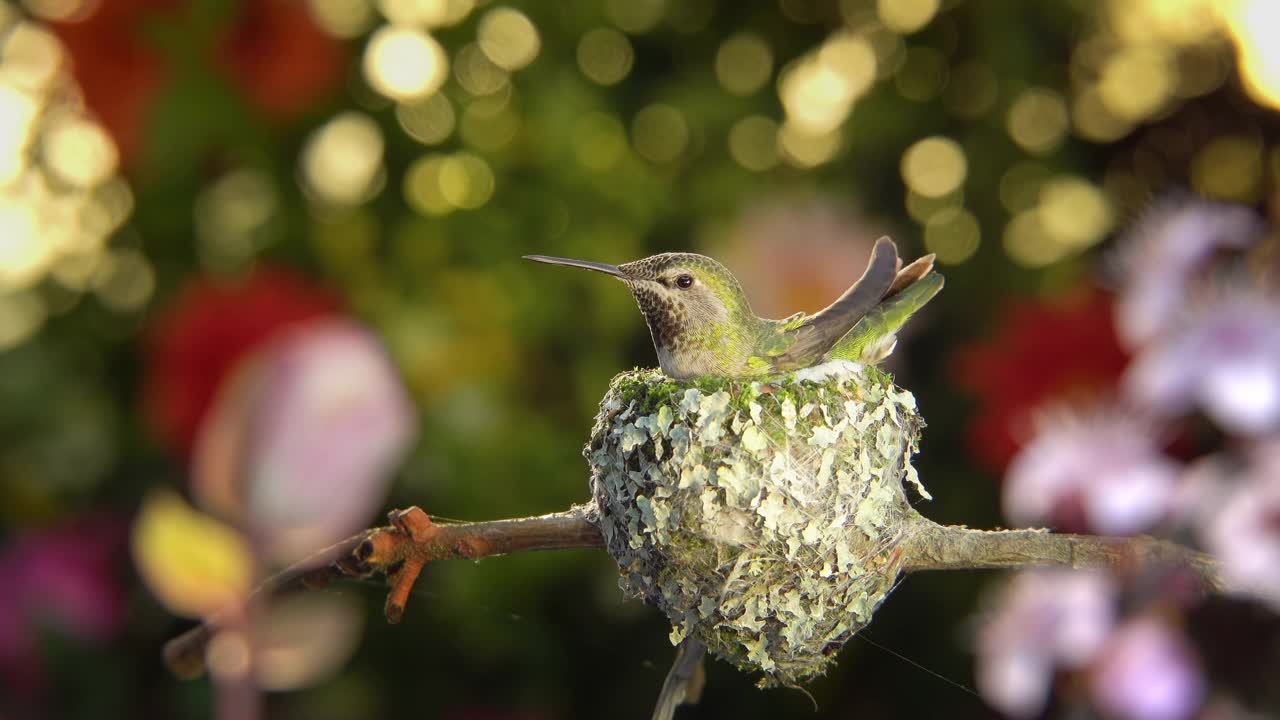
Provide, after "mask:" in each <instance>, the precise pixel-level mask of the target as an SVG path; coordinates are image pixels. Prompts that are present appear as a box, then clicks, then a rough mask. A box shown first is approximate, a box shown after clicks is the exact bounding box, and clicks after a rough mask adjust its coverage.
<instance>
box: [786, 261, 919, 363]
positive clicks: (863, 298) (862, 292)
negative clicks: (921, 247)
mask: <svg viewBox="0 0 1280 720" xmlns="http://www.w3.org/2000/svg"><path fill="white" fill-rule="evenodd" d="M897 267H898V247H897V246H896V245H894V244H893V241H892V240H890V239H889V238H887V237H882V238H880V240H878V241H877V242H876V246H875V248H873V249H872V251H871V260H870V261H869V262H868V263H867V269H866V270H865V271H864V272H863V273H862V277H861V278H858V281H857V282H855V283H854V284H853V285H852V286H850V287H849V289H848V290H846V291H845V293H844V294H843V295H841V296H840V297H839V299H837V300H836V301H835V302H833V303H831V304H830V305H828V306H827V307H826V308H825V309H823V310H821V311H819V312H818V313H816V314H815V315H813V316H812V317H809V318H807V319H806V320H805V321H804V323H803V324H802V325H800V326H799V327H798V328H797V329H796V330H794V331H793V332H794V341H793V342H792V343H791V346H790V347H788V348H787V350H786V352H784V353H782V354H780V355H778V357H777V360H776V361H775V367H779V368H787V367H792V368H802V367H809V366H810V365H813V364H815V363H816V362H818V361H819V360H820V359H821V358H822V357H823V356H824V355H826V354H827V353H828V351H829V350H831V348H832V347H833V346H834V345H835V344H836V342H838V341H839V340H840V338H842V337H844V336H845V335H846V334H847V333H848V332H849V329H850V328H852V327H854V325H855V324H856V323H857V322H858V321H859V320H860V319H861V318H863V317H864V316H866V314H867V313H868V312H871V311H872V310H873V309H874V308H875V307H876V306H877V305H878V304H879V303H880V302H881V300H882V299H883V298H884V296H885V294H886V293H888V292H889V289H890V288H891V287H893V280H894V278H895V277H896V273H895V271H896V269H897Z"/></svg>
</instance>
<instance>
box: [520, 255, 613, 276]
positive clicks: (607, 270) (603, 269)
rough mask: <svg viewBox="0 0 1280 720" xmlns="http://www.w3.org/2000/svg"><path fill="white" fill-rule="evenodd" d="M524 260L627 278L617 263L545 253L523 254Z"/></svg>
mask: <svg viewBox="0 0 1280 720" xmlns="http://www.w3.org/2000/svg"><path fill="white" fill-rule="evenodd" d="M524 259H525V260H532V261H534V262H540V263H546V264H548V265H565V266H568V267H576V268H582V269H583V270H593V271H595V272H598V273H604V274H605V275H612V276H614V277H616V278H618V279H619V280H628V279H629V278H628V277H627V274H626V273H624V272H622V270H620V269H619V268H618V266H617V265H606V264H605V263H598V262H591V261H589V260H571V259H569V258H558V257H548V256H546V255H525V256H524Z"/></svg>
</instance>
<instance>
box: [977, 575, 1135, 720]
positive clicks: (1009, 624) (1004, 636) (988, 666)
mask: <svg viewBox="0 0 1280 720" xmlns="http://www.w3.org/2000/svg"><path fill="white" fill-rule="evenodd" d="M1113 615H1114V611H1113V609H1112V588H1111V583H1110V580H1109V578H1108V577H1107V576H1106V575H1104V574H1101V573H1095V572H1088V571H1065V570H1033V571H1027V572H1023V573H1020V574H1018V575H1016V576H1015V577H1014V578H1013V579H1012V580H1011V581H1010V582H1009V584H1008V586H1007V587H1005V589H1004V591H1003V592H1002V593H1001V595H1000V597H999V598H998V599H997V601H996V606H995V607H994V608H993V609H992V618H991V620H990V621H989V622H987V624H986V625H985V626H984V627H983V628H982V629H981V631H980V632H979V634H978V639H977V683H978V690H979V691H980V692H981V693H982V696H983V697H984V698H985V699H986V700H987V701H988V702H990V703H991V704H992V705H993V706H994V707H996V708H998V709H999V710H1001V711H1002V712H1004V713H1007V714H1009V715H1013V716H1017V717H1027V716H1031V715H1036V714H1038V713H1039V712H1041V711H1042V710H1043V709H1044V705H1045V703H1046V702H1047V700H1048V697H1049V688H1050V686H1051V684H1052V681H1053V673H1054V668H1055V667H1056V666H1059V665H1061V666H1063V667H1066V668H1071V669H1075V668H1080V667H1083V666H1084V665H1086V664H1088V663H1089V662H1090V661H1091V660H1092V658H1093V657H1094V656H1095V655H1096V653H1097V652H1098V650H1099V649H1100V648H1101V647H1102V646H1103V644H1104V642H1105V641H1106V638H1107V634H1108V633H1109V632H1110V629H1111V626H1112V623H1113V622H1114V618H1113Z"/></svg>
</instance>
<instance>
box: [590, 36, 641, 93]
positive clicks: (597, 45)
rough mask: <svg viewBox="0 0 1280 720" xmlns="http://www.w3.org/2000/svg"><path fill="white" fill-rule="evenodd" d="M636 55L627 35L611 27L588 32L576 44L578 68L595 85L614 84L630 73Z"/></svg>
mask: <svg viewBox="0 0 1280 720" xmlns="http://www.w3.org/2000/svg"><path fill="white" fill-rule="evenodd" d="M633 62H635V52H634V51H632V49H631V41H630V40H628V39H627V36H626V35H623V34H622V33H620V32H618V31H617V30H614V29H613V28H606V27H601V28H595V29H593V30H588V31H587V33H586V34H585V35H583V36H582V39H581V40H579V41H578V69H579V70H581V71H582V74H583V75H585V76H587V78H588V79H589V80H591V81H592V82H594V83H596V84H598V85H616V84H618V83H620V82H622V80H623V78H625V77H626V76H627V73H629V72H631V64H632V63H633Z"/></svg>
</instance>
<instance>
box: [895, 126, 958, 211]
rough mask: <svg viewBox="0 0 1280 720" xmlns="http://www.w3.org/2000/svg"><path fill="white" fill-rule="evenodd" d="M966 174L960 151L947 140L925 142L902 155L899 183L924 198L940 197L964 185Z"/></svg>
mask: <svg viewBox="0 0 1280 720" xmlns="http://www.w3.org/2000/svg"><path fill="white" fill-rule="evenodd" d="M967 173H968V163H967V161H966V160H965V156H964V150H963V149H961V148H960V145H959V144H958V143H956V141H954V140H951V139H950V138H944V137H931V138H925V139H924V140H921V141H919V142H917V143H916V144H914V145H912V146H911V147H909V148H907V151H906V152H905V153H903V155H902V179H903V180H904V181H906V183H907V186H908V187H910V188H911V189H912V190H914V191H916V192H918V193H920V194H921V195H924V196H926V197H940V196H942V195H946V194H947V193H950V192H952V191H954V190H955V189H956V188H958V187H960V185H961V183H963V182H964V179H965V175H966V174H967Z"/></svg>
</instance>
